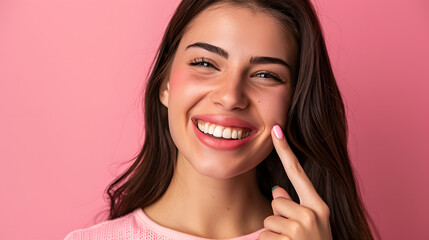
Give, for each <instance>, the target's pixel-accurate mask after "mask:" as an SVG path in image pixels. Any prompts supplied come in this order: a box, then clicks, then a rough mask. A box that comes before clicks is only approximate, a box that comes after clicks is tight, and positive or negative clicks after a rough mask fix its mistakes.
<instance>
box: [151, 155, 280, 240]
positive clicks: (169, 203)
mask: <svg viewBox="0 0 429 240" xmlns="http://www.w3.org/2000/svg"><path fill="white" fill-rule="evenodd" d="M144 211H145V213H146V214H147V216H148V217H149V218H151V219H152V220H154V221H155V222H157V223H158V224H160V225H162V226H165V227H168V228H171V229H174V230H177V231H180V232H184V233H188V234H191V235H195V236H199V237H205V238H234V237H238V236H242V235H246V234H249V233H252V232H255V231H257V230H259V229H261V228H263V227H264V226H263V221H264V219H265V218H266V217H267V216H269V215H272V214H273V212H272V209H271V203H270V200H268V199H266V198H265V197H264V196H263V195H262V194H261V192H260V191H259V188H258V185H257V182H256V168H254V169H252V170H250V171H248V172H246V173H243V174H241V175H238V176H235V177H233V178H229V179H218V178H212V177H208V176H205V175H202V174H200V173H198V172H197V171H196V170H195V169H194V168H193V167H192V165H191V164H190V163H189V162H188V161H187V160H186V159H184V158H183V157H180V155H179V157H178V159H177V164H176V168H175V172H174V175H173V179H172V181H171V183H170V185H169V187H168V189H167V191H166V192H165V194H164V195H163V196H162V197H161V198H160V199H158V200H157V201H156V202H155V203H153V204H152V205H150V206H148V207H146V208H145V209H144Z"/></svg>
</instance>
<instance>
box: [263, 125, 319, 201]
mask: <svg viewBox="0 0 429 240" xmlns="http://www.w3.org/2000/svg"><path fill="white" fill-rule="evenodd" d="M271 137H272V139H273V143H274V147H275V149H276V151H277V154H278V155H279V157H280V160H281V162H282V164H283V167H284V169H285V171H286V174H287V176H288V178H289V180H290V181H291V183H292V185H293V187H294V188H295V190H296V193H297V194H298V197H299V200H300V204H301V205H304V206H311V205H314V204H318V203H320V201H323V200H322V199H321V197H320V196H319V194H318V193H317V191H316V189H315V188H314V186H313V184H312V183H311V181H310V179H309V178H308V176H307V174H306V173H305V172H304V169H303V168H302V166H301V164H300V163H299V161H298V158H297V157H296V156H295V154H294V153H293V151H292V149H291V148H290V146H289V144H288V143H287V141H286V138H285V137H284V135H283V131H282V129H281V128H280V126H279V125H275V126H274V127H273V129H271Z"/></svg>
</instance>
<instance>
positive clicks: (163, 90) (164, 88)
mask: <svg viewBox="0 0 429 240" xmlns="http://www.w3.org/2000/svg"><path fill="white" fill-rule="evenodd" d="M169 93H170V81H169V80H165V81H163V82H162V84H161V87H160V88H159V100H160V101H161V103H162V104H163V105H164V106H165V107H167V108H168V97H169Z"/></svg>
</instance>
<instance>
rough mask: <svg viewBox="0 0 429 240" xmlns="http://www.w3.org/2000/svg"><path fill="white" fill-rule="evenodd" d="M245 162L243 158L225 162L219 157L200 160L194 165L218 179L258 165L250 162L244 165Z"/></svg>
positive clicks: (238, 173) (240, 172)
mask: <svg viewBox="0 0 429 240" xmlns="http://www.w3.org/2000/svg"><path fill="white" fill-rule="evenodd" d="M240 163H241V164H240ZM243 163H246V161H245V160H243V161H239V162H237V163H233V162H231V161H228V162H224V161H219V160H218V159H210V158H205V160H204V162H198V163H196V164H195V163H194V164H192V165H193V167H194V169H195V170H196V171H197V172H198V173H200V174H201V175H204V176H207V177H212V178H217V179H230V178H233V177H237V176H239V175H241V174H243V173H246V172H248V171H250V170H252V169H253V168H255V167H256V166H257V164H256V165H255V166H249V163H248V162H247V163H246V166H244V165H243Z"/></svg>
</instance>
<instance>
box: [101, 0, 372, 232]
mask: <svg viewBox="0 0 429 240" xmlns="http://www.w3.org/2000/svg"><path fill="white" fill-rule="evenodd" d="M219 3H229V4H233V5H237V6H243V7H248V8H250V9H253V10H259V11H264V12H267V13H269V14H271V15H272V16H273V17H276V18H277V19H279V20H280V21H281V22H282V23H283V24H284V25H285V26H286V27H287V29H289V30H290V32H291V33H292V35H293V36H294V38H295V41H296V42H297V43H298V46H299V49H298V52H299V54H298V56H299V59H298V69H297V75H296V79H294V81H293V83H292V95H291V100H290V105H289V106H288V108H289V109H288V111H287V126H286V129H285V135H286V138H287V140H288V142H289V145H290V146H291V148H292V150H293V152H294V153H295V155H296V156H297V158H298V159H299V161H300V163H301V165H302V167H303V168H304V170H305V172H306V173H307V175H308V177H309V178H310V180H311V182H312V183H313V185H314V187H315V188H316V190H317V192H318V193H319V195H320V196H321V197H322V199H323V200H324V201H325V202H326V204H327V205H328V206H329V209H330V224H331V230H332V236H333V239H356V240H357V239H359V240H362V239H365V240H366V239H368V240H369V239H374V237H373V234H372V232H371V228H370V226H369V224H368V222H370V223H371V227H372V229H373V231H374V232H375V233H376V234H377V236H378V238H380V237H379V234H378V231H377V229H376V227H375V226H374V223H373V222H372V220H371V218H370V216H369V215H368V213H367V211H366V210H365V208H364V205H363V203H362V200H361V196H360V192H359V189H358V186H357V183H356V180H355V176H354V174H353V169H352V166H351V163H350V158H349V154H348V149H347V120H346V116H345V109H344V104H343V100H342V97H341V94H340V92H339V89H338V86H337V84H336V81H335V77H334V74H333V72H332V68H331V64H330V60H329V56H328V53H327V50H326V46H325V42H324V38H323V34H322V29H321V26H320V23H319V20H318V18H317V16H316V14H315V11H314V8H313V6H312V5H311V3H310V2H309V1H308V0H183V1H182V2H181V3H180V5H179V6H178V8H177V10H176V12H175V14H174V15H173V17H172V19H171V20H170V23H169V25H168V27H167V29H166V31H165V34H164V36H163V39H162V42H161V45H160V47H159V49H158V52H157V55H156V57H155V60H154V62H153V63H152V71H151V74H150V76H149V79H148V84H147V87H146V90H145V99H144V113H145V142H144V144H143V147H142V149H141V151H140V152H139V154H138V155H137V156H136V157H135V158H134V159H132V161H134V162H133V164H132V165H131V166H130V167H129V168H128V169H127V170H126V171H125V172H123V173H122V174H121V175H120V176H119V177H117V178H116V179H115V180H114V181H113V182H112V183H111V184H110V185H109V186H108V188H107V190H106V192H107V195H108V200H109V202H110V211H109V217H108V219H115V218H118V217H121V216H124V215H126V214H128V213H130V212H132V211H133V210H135V209H136V208H144V207H146V206H149V205H151V204H152V203H154V202H155V201H157V200H158V199H159V198H160V197H161V196H162V195H163V194H164V192H165V191H166V189H167V187H168V186H169V184H170V181H171V179H172V176H173V173H174V168H175V163H176V157H177V148H176V146H175V144H174V142H173V140H172V138H171V135H170V131H169V129H168V128H167V127H166V126H168V116H167V108H166V107H165V106H164V105H162V104H161V102H160V100H159V89H160V86H161V83H162V81H163V80H164V79H166V78H167V77H168V73H169V69H170V66H171V63H172V60H173V58H174V55H175V52H176V49H177V47H178V45H179V42H180V40H181V38H182V36H183V35H184V32H185V31H186V28H187V27H188V26H189V24H190V22H191V21H192V19H194V18H195V16H196V15H198V14H199V13H201V12H202V11H203V10H205V9H207V8H208V7H209V6H212V5H214V4H219ZM256 168H257V181H258V185H259V189H260V191H261V192H262V194H263V195H264V196H265V197H266V198H267V199H272V195H271V188H272V187H273V186H274V185H279V186H282V187H283V188H285V189H286V190H287V191H288V193H289V194H290V196H291V197H292V199H293V200H294V201H295V202H299V198H298V195H297V193H296V191H295V190H294V188H293V186H292V184H291V182H290V181H289V179H288V178H287V177H286V176H287V175H286V173H285V171H284V169H283V167H282V165H281V161H280V159H279V157H278V155H277V153H276V151H275V150H274V149H273V151H272V152H271V153H270V154H269V156H268V157H267V158H266V159H265V160H264V161H262V162H261V163H260V164H259V165H258V166H257V167H256Z"/></svg>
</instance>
